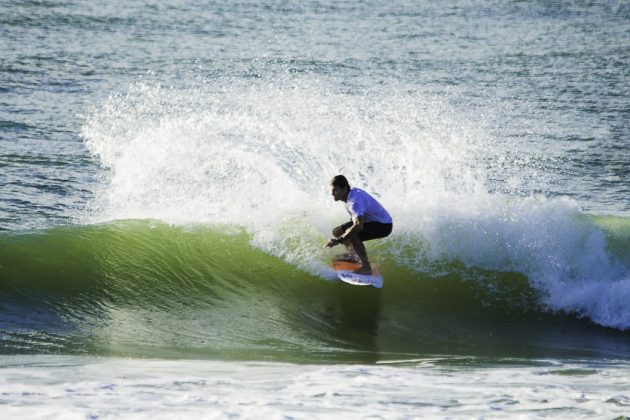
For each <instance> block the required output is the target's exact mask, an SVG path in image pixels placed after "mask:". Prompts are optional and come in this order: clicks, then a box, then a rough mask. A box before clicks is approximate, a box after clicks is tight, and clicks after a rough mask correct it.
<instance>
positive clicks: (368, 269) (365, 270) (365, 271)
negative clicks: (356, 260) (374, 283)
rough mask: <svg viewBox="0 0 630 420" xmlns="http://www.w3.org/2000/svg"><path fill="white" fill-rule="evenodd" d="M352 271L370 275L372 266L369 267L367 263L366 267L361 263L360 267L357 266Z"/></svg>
mask: <svg viewBox="0 0 630 420" xmlns="http://www.w3.org/2000/svg"><path fill="white" fill-rule="evenodd" d="M352 272H353V273H354V274H363V275H365V276H371V275H372V267H370V266H369V265H368V266H367V267H366V266H364V265H362V266H361V267H359V268H357V269H356V270H353V271H352Z"/></svg>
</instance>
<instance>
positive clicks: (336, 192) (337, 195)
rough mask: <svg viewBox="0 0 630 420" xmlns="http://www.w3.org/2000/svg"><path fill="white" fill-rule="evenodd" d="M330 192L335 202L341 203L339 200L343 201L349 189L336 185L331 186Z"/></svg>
mask: <svg viewBox="0 0 630 420" xmlns="http://www.w3.org/2000/svg"><path fill="white" fill-rule="evenodd" d="M330 192H331V194H332V196H333V198H334V199H335V201H339V200H343V199H344V198H345V196H346V194H348V188H347V187H343V188H341V187H337V186H335V185H331V186H330Z"/></svg>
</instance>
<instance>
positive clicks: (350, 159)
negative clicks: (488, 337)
mask: <svg viewBox="0 0 630 420" xmlns="http://www.w3.org/2000/svg"><path fill="white" fill-rule="evenodd" d="M331 86H332V85H330V84H327V83H325V82H322V81H321V80H319V79H312V78H311V79H309V78H308V77H306V78H297V77H293V76H291V77H289V76H285V77H274V78H272V77H262V78H258V79H254V80H253V81H252V80H247V81H244V80H234V79H223V80H206V81H199V80H197V81H195V82H193V83H191V85H189V86H179V87H172V86H171V87H167V86H165V85H163V84H159V83H157V82H155V83H151V82H138V83H136V84H134V85H132V86H131V87H130V88H129V90H128V92H125V93H121V94H118V95H112V96H111V97H110V98H109V99H108V100H107V101H106V103H105V104H104V105H103V106H102V107H101V108H99V109H97V110H95V111H94V112H93V113H92V115H91V116H90V118H89V119H88V121H87V122H86V124H85V126H84V129H83V136H84V138H85V140H86V145H87V147H88V149H89V150H90V152H91V153H92V154H93V155H94V156H95V157H96V158H97V159H98V160H99V161H100V163H101V164H102V166H103V169H104V170H103V179H102V180H101V183H100V187H99V189H98V190H97V191H96V193H95V197H96V198H95V200H94V201H93V202H92V203H90V206H89V209H88V210H89V211H88V212H87V213H86V215H85V216H84V221H87V222H88V223H93V222H103V221H108V220H116V219H129V218H135V219H151V218H153V219H160V220H165V221H168V222H173V223H189V222H195V223H199V222H201V223H210V224H219V225H220V224H225V225H238V226H242V227H244V228H245V229H247V231H248V232H249V233H250V234H251V236H252V243H253V244H254V245H255V246H257V247H259V248H261V249H263V250H265V251H266V252H269V253H272V254H274V255H277V256H280V257H282V258H284V259H285V260H287V261H289V262H291V263H293V264H296V265H298V266H300V267H301V268H303V269H306V270H308V271H311V272H314V273H319V274H322V275H323V274H324V273H326V272H327V261H328V259H329V255H328V254H327V253H326V252H325V251H324V250H323V249H322V247H321V245H322V242H323V240H324V239H325V238H326V237H327V236H328V235H329V232H330V229H331V228H332V226H335V225H337V224H339V223H341V222H343V221H344V220H345V219H346V218H347V215H346V214H345V212H344V210H343V206H341V205H338V203H334V202H333V200H332V198H331V197H330V195H329V191H328V189H327V182H328V180H329V179H330V177H331V176H333V175H335V174H337V173H343V174H345V175H346V176H347V177H348V178H349V179H350V181H351V183H352V184H354V185H357V186H359V187H361V188H364V189H366V190H367V191H369V192H371V193H373V194H375V195H376V196H377V197H379V200H381V201H382V203H383V204H384V205H385V207H386V208H387V209H388V210H389V211H390V213H391V214H392V215H393V216H394V225H395V228H394V233H393V235H392V236H391V237H390V238H388V239H386V240H384V241H383V242H385V243H387V244H388V245H389V247H388V249H391V250H392V251H391V252H389V255H382V256H381V257H382V258H389V257H391V258H393V259H394V260H395V261H396V263H398V264H401V265H404V266H406V267H408V268H411V269H414V270H418V271H425V270H429V269H431V267H434V266H435V265H436V264H440V262H442V261H450V260H457V261H460V262H462V263H463V264H465V265H466V266H471V267H481V268H485V269H492V270H500V271H501V270H502V271H516V272H520V273H523V274H525V275H527V277H528V278H529V281H530V283H531V284H532V286H533V287H534V288H535V289H536V290H537V291H538V292H539V293H540V297H541V302H543V303H544V305H546V306H547V307H548V308H549V309H550V310H560V311H566V312H569V313H576V314H578V315H580V316H587V317H589V318H590V319H592V320H593V321H595V322H597V323H599V324H601V325H605V326H611V327H615V328H621V329H626V328H628V327H630V308H628V307H627V305H624V302H627V301H628V299H629V298H630V287H628V281H629V280H628V276H629V274H628V273H629V272H630V270H629V268H628V267H627V266H625V265H624V264H622V263H620V262H619V261H618V260H616V259H615V258H614V256H612V255H611V254H610V252H609V250H608V249H607V240H606V237H605V234H604V232H603V231H602V229H601V228H599V227H597V226H596V225H595V224H594V223H593V222H592V220H590V219H589V218H588V217H585V215H584V214H583V213H582V212H581V210H580V207H579V205H578V204H577V203H576V202H575V201H573V200H571V199H568V198H550V197H545V196H544V195H535V194H533V192H532V193H529V194H525V196H523V190H522V185H523V183H515V184H514V185H518V193H519V195H516V194H499V193H490V192H489V190H490V188H488V186H487V183H488V176H489V175H488V174H489V173H491V172H492V173H496V172H497V170H498V169H497V165H499V166H500V165H503V166H505V165H506V160H505V159H499V160H497V156H502V153H504V152H505V149H506V146H505V144H503V142H502V139H501V138H500V137H499V135H497V134H496V133H495V134H491V133H493V127H490V126H488V124H489V123H488V122H487V120H486V118H485V117H484V116H483V115H479V114H476V113H475V111H474V109H472V110H471V109H466V108H465V107H463V106H456V105H453V104H454V103H456V102H457V101H455V100H450V99H449V98H438V97H427V96H426V95H420V94H417V93H413V92H408V91H405V90H404V89H402V88H400V87H398V88H399V89H392V87H391V86H388V87H386V88H381V89H373V90H371V91H369V92H368V91H359V92H354V93H347V92H344V91H341V90H340V89H338V88H333V87H331ZM486 112H487V111H486ZM495 162H497V163H496V164H495ZM507 164H509V160H508V163H507ZM513 169H514V168H510V170H511V171H513ZM523 170H526V169H523ZM521 176H522V177H523V178H527V177H528V176H530V174H528V173H522V174H521ZM377 246H378V245H377ZM375 252H376V254H378V252H379V250H378V249H377V250H376V251H375Z"/></svg>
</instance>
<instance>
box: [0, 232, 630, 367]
mask: <svg viewBox="0 0 630 420" xmlns="http://www.w3.org/2000/svg"><path fill="white" fill-rule="evenodd" d="M617 232H619V235H618V237H617V243H616V245H615V246H618V247H621V248H623V249H628V248H627V246H628V241H629V239H628V236H625V237H624V236H623V235H624V234H623V232H622V231H620V230H617ZM624 247H626V248H624ZM374 255H375V256H374V258H376V259H377V260H378V261H379V262H380V268H381V271H382V273H383V275H384V277H385V287H384V288H383V289H381V290H376V289H371V288H361V287H354V286H349V285H345V284H343V283H340V282H337V281H332V280H330V279H325V278H321V277H319V276H315V275H313V274H309V273H307V272H305V271H302V270H300V269H298V268H296V267H295V266H293V265H290V264H288V263H286V262H284V261H283V260H281V259H279V258H277V257H274V256H271V255H269V254H266V253H264V252H262V251H261V250H258V249H257V248H255V247H253V246H252V245H251V244H250V237H249V236H248V235H247V234H246V233H244V232H242V231H240V230H238V229H235V228H231V227H222V228H209V227H206V226H189V227H186V228H182V227H175V226H170V225H165V224H161V223H157V222H150V221H142V222H140V221H127V222H118V223H110V224H105V225H94V226H88V227H67V228H55V229H52V230H47V231H41V232H38V233H27V234H4V235H3V236H1V237H0V322H1V324H0V334H1V335H0V348H1V349H2V350H1V351H2V353H4V354H17V353H71V354H96V355H118V356H120V355H123V356H134V357H161V358H164V357H173V358H220V359H245V360H261V359H273V360H280V361H329V360H337V361H362V362H366V361H376V360H386V359H399V358H408V357H414V356H420V355H430V354H466V355H488V356H497V355H498V356H509V357H511V356H515V357H516V356H552V355H564V356H567V355H569V356H576V357H578V356H579V357H582V356H590V355H597V356H602V355H608V356H612V357H628V356H630V350H629V349H630V346H629V345H628V344H630V336H628V334H627V333H626V332H623V331H617V330H611V329H605V328H602V327H598V326H596V325H594V324H592V323H590V322H589V321H587V320H581V319H578V318H575V317H572V316H568V315H562V314H557V313H556V314H553V313H549V312H548V311H546V310H545V308H544V307H542V306H541V305H540V304H539V301H540V300H539V296H537V294H536V293H535V291H534V290H533V289H532V288H531V287H530V286H529V283H528V280H527V279H526V278H525V277H524V276H522V275H520V274H517V273H510V272H501V271H484V270H480V269H472V268H465V267H462V266H460V265H459V264H457V263H455V262H451V263H447V264H446V263H445V264H446V265H444V264H442V266H441V269H442V270H444V272H445V273H447V274H440V273H439V272H437V271H435V272H425V273H419V272H416V271H411V270H409V269H406V268H404V267H401V266H399V265H397V264H395V263H394V261H393V259H392V258H391V257H388V255H390V254H389V253H388V252H387V250H383V249H379V250H377V251H375V254H374Z"/></svg>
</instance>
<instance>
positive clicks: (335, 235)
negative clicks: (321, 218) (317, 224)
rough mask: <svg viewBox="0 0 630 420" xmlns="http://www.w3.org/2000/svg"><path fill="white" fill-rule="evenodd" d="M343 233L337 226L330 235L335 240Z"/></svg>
mask: <svg viewBox="0 0 630 420" xmlns="http://www.w3.org/2000/svg"><path fill="white" fill-rule="evenodd" d="M343 232H344V230H343V229H342V228H341V226H337V227H336V228H334V229H333V231H332V234H333V236H334V237H335V238H336V237H338V236H341V235H343Z"/></svg>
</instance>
